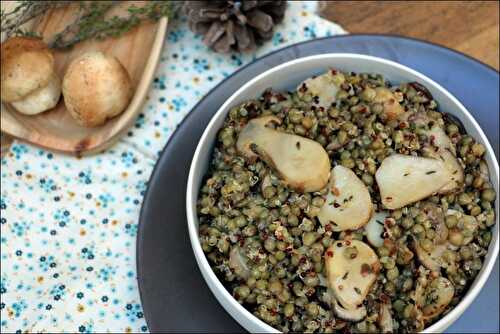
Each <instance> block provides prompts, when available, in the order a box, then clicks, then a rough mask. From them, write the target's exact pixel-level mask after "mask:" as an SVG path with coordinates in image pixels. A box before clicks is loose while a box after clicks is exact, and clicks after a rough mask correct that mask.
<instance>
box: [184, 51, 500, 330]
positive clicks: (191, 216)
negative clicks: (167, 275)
mask: <svg viewBox="0 0 500 334" xmlns="http://www.w3.org/2000/svg"><path fill="white" fill-rule="evenodd" d="M332 58H350V59H354V60H358V61H363V60H368V61H372V62H378V63H381V64H384V65H386V66H390V67H393V68H395V69H397V70H398V71H400V72H405V73H408V74H412V75H414V76H416V77H418V78H419V79H420V80H422V81H424V82H425V84H430V85H433V86H434V88H436V89H437V90H439V91H440V92H441V93H443V94H444V95H445V96H446V97H447V98H448V99H449V100H450V101H451V102H452V103H453V104H454V105H455V106H456V107H457V108H458V109H460V111H461V112H462V114H463V115H464V116H465V117H466V118H467V119H468V121H469V122H470V124H471V126H472V127H473V128H475V130H477V132H478V134H479V138H480V140H481V141H482V143H483V144H484V145H485V147H486V152H487V155H489V156H490V157H491V159H492V160H493V161H494V162H498V159H497V157H496V156H495V153H494V151H493V148H492V147H491V144H490V143H489V140H488V138H487V137H486V135H485V134H484V132H483V130H482V128H481V127H480V125H479V124H478V123H477V121H476V120H475V119H474V117H473V116H472V115H471V113H470V112H469V111H468V110H467V109H466V108H465V107H464V105H463V104H462V103H461V102H460V101H459V100H458V99H457V98H456V97H455V96H453V95H452V94H451V93H450V92H449V91H448V90H447V89H445V88H444V87H442V86H441V85H440V84H439V83H437V82H435V81H434V80H432V79H431V78H429V77H427V76H426V75H424V74H422V73H420V72H418V71H416V70H414V69H412V68H410V67H408V66H405V65H402V64H399V63H397V62H395V61H392V60H388V59H384V58H380V57H375V56H370V55H364V54H357V53H324V54H318V55H311V56H306V57H300V58H297V59H293V60H290V61H287V62H285V63H283V64H280V65H278V66H275V67H273V68H270V69H268V70H266V71H264V72H262V73H260V74H258V75H257V76H255V77H254V78H253V79H252V80H250V81H248V82H247V83H245V84H244V85H243V86H241V87H240V88H239V89H238V90H236V91H235V92H234V93H233V94H232V95H231V96H230V97H229V98H228V99H227V100H226V101H225V102H224V103H223V104H222V105H221V106H220V107H219V108H218V109H217V111H216V112H215V114H214V115H213V116H212V118H211V119H210V122H209V123H208V125H207V126H206V128H205V130H204V131H203V134H202V136H201V137H200V139H199V141H198V144H197V146H196V150H195V152H194V155H193V158H192V161H191V165H190V168H189V176H188V180H187V188H186V214H187V222H188V232H189V238H190V242H191V247H192V249H193V252H194V255H195V259H196V262H197V264H198V266H199V269H200V271H201V273H202V276H203V277H204V279H205V281H206V283H207V285H208V286H209V288H210V290H211V292H212V293H213V294H214V296H215V297H216V299H217V300H218V301H219V303H220V304H221V305H222V306H223V307H224V309H225V310H226V311H227V312H228V313H229V314H230V315H231V317H233V318H234V319H235V320H236V321H237V322H238V323H239V324H240V325H242V326H244V327H245V325H243V324H242V322H241V321H239V319H237V318H236V316H235V314H233V312H232V311H230V310H229V308H232V309H233V310H236V311H237V312H238V313H239V315H240V316H242V317H243V318H244V320H246V321H248V322H249V323H254V324H255V325H256V326H258V327H259V328H260V329H261V330H262V331H266V332H270V333H278V332H279V331H278V330H277V329H276V328H274V327H272V326H270V325H268V324H267V323H265V322H264V321H262V320H261V319H259V318H258V317H257V316H255V315H253V314H252V313H251V312H250V311H249V310H247V309H246V308H245V307H243V306H242V305H241V304H240V303H238V302H237V301H236V299H235V298H234V297H233V296H232V295H231V294H230V293H229V291H228V290H227V289H226V288H225V287H224V285H223V284H222V282H221V281H220V280H219V278H218V277H217V276H216V274H215V272H214V271H213V269H212V267H211V266H210V264H209V262H208V259H207V258H206V256H205V253H204V252H203V249H202V247H201V243H200V241H199V237H198V229H197V227H196V225H197V224H198V216H197V210H196V201H197V198H194V196H193V195H194V193H195V192H197V191H199V189H196V187H195V184H194V183H195V171H196V169H197V168H198V165H199V161H200V154H201V151H202V148H203V146H205V143H206V141H207V137H208V136H209V134H210V133H211V132H212V131H215V130H214V129H213V128H214V126H215V123H217V121H218V119H219V118H220V117H222V114H224V117H225V116H226V114H227V113H228V112H229V109H230V107H231V106H232V104H234V102H233V101H234V100H235V99H236V98H237V97H238V96H239V95H240V94H241V93H242V92H244V91H246V90H247V89H249V88H250V87H251V86H253V85H254V84H256V83H257V82H259V81H260V80H262V79H263V78H265V77H267V76H270V75H271V74H273V73H275V72H280V71H281V70H283V69H285V68H287V67H293V66H294V65H297V64H300V63H303V62H309V61H312V60H318V59H320V60H321V59H332ZM216 131H218V129H217V130H216ZM489 167H490V168H489V176H490V179H491V178H492V177H491V176H493V175H494V176H495V177H496V179H497V180H498V179H499V167H498V163H494V164H493V171H492V170H491V169H492V168H491V167H492V166H489ZM493 187H494V189H495V191H496V193H497V199H496V202H497V203H498V184H493ZM498 211H499V208H498V204H496V207H495V214H496V217H495V220H496V224H497V227H496V228H497V233H496V235H494V236H493V237H494V238H493V239H492V240H491V242H492V243H493V244H492V243H490V245H489V246H488V248H489V249H488V253H487V254H486V256H485V258H486V257H487V256H488V255H489V254H490V253H491V257H490V258H489V260H488V261H485V262H484V263H483V266H482V268H481V270H480V271H479V273H478V274H477V276H476V277H475V279H474V281H473V284H475V286H474V287H469V289H468V290H467V293H466V295H465V296H464V297H463V298H462V299H461V300H460V302H459V303H458V304H457V305H456V306H455V307H454V308H453V309H452V310H451V311H450V312H448V313H447V314H446V315H445V316H443V317H442V318H441V319H439V320H438V321H437V322H435V323H434V324H432V325H431V326H429V327H426V328H424V330H423V331H422V333H434V332H442V331H444V330H445V329H446V328H448V327H449V326H450V325H451V324H452V323H453V322H454V321H455V320H457V319H458V318H459V317H460V315H461V314H462V313H463V312H464V311H465V310H466V309H467V308H468V307H469V306H470V305H471V304H472V302H473V301H474V299H475V298H476V297H477V295H478V294H479V292H480V291H481V289H482V288H483V286H484V284H485V283H486V281H487V279H488V278H489V276H490V274H491V271H492V269H493V266H494V265H495V262H496V259H497V256H498V253H499V249H500V247H499V246H500V240H499V237H498V229H499V228H498V220H499V217H498ZM212 284H213V285H212ZM214 290H215V291H214ZM223 301H224V302H225V303H227V304H224V302H223Z"/></svg>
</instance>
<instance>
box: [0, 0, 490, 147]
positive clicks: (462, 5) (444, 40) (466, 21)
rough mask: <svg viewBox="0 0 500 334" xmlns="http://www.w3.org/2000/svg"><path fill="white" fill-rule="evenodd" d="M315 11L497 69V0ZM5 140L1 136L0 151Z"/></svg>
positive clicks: (325, 4) (338, 4)
mask: <svg viewBox="0 0 500 334" xmlns="http://www.w3.org/2000/svg"><path fill="white" fill-rule="evenodd" d="M319 11H320V14H321V15H322V16H323V17H325V18H327V19H329V20H332V21H335V22H337V23H338V24H340V25H341V26H342V27H344V29H345V30H347V31H348V32H350V33H387V34H398V35H403V36H409V37H414V38H419V39H423V40H426V41H430V42H433V43H437V44H440V45H444V46H446V47H449V48H452V49H455V50H458V51H461V52H463V53H465V54H467V55H469V56H472V57H474V58H476V59H479V60H480V61H482V62H484V63H486V64H488V65H490V66H492V67H494V68H495V69H497V70H498V69H499V22H498V21H499V19H498V16H499V2H498V1H321V2H320V6H319ZM9 143H10V139H6V138H4V136H2V140H1V151H2V154H3V153H4V152H5V151H6V149H7V148H8V146H9Z"/></svg>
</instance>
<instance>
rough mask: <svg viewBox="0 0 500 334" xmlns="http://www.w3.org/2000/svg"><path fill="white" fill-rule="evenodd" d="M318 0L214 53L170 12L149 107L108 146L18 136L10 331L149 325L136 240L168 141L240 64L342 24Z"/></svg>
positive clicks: (10, 235) (5, 208) (7, 165)
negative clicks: (242, 49) (326, 15)
mask: <svg viewBox="0 0 500 334" xmlns="http://www.w3.org/2000/svg"><path fill="white" fill-rule="evenodd" d="M314 10H315V4H314V3H313V2H295V1H290V2H289V8H288V10H287V12H286V18H285V20H284V22H283V23H282V24H280V25H278V26H276V30H275V34H274V37H273V39H272V40H271V41H269V42H267V43H266V44H265V45H264V46H262V47H260V48H259V49H258V51H257V52H256V53H255V54H250V55H238V54H233V55H221V54H217V53H214V52H212V51H210V50H208V49H207V48H206V47H205V46H204V45H203V44H202V42H201V37H200V36H195V35H194V34H193V33H191V32H190V31H189V29H188V28H187V24H186V22H185V21H183V20H179V21H177V22H173V23H172V24H171V26H170V27H169V32H168V38H167V41H166V44H165V47H164V50H163V53H162V56H161V61H160V65H159V67H158V69H157V72H156V75H155V81H154V83H153V86H152V88H151V91H150V93H149V96H148V101H147V103H146V105H145V107H144V110H143V112H142V113H141V115H140V116H139V118H138V119H137V121H136V123H135V125H134V126H133V127H132V128H130V130H129V131H128V134H126V135H125V136H124V137H123V138H122V139H121V140H120V141H119V142H118V143H117V144H116V145H114V146H113V147H112V148H111V149H109V150H107V151H106V152H104V153H102V154H100V155H97V156H91V157H86V158H81V159H77V158H74V157H70V156H66V155H61V154H57V153H52V152H49V151H45V150H43V149H39V148H36V147H33V146H31V145H28V144H24V143H21V142H17V141H16V142H14V143H13V145H12V147H11V149H10V152H9V153H7V154H6V156H5V157H4V158H3V159H2V161H1V203H0V205H1V211H0V212H1V225H0V226H1V251H0V253H1V291H0V292H1V305H0V308H1V309H0V312H1V331H2V332H16V331H18V330H19V331H22V332H25V331H30V332H63V331H64V332H141V331H142V332H146V331H148V328H147V326H146V322H145V320H144V315H143V313H142V308H141V305H140V300H139V293H138V289H137V281H136V272H135V267H136V266H135V242H136V232H137V222H138V216H139V210H140V207H141V202H142V198H143V194H144V191H145V190H146V184H147V181H148V179H149V176H150V173H151V171H152V168H153V166H154V163H155V161H156V159H157V158H158V154H159V152H160V150H161V148H162V147H163V146H164V145H165V143H166V142H167V141H168V138H169V137H170V136H171V134H172V133H173V131H174V130H175V128H176V126H177V125H178V124H179V122H180V121H181V120H182V119H183V117H184V116H185V115H186V114H187V113H188V112H189V111H190V110H191V108H192V107H193V106H194V105H195V104H196V103H197V101H198V100H199V99H200V98H201V97H202V96H203V95H204V94H206V93H207V92H208V91H209V90H210V89H211V88H212V87H214V86H215V85H216V84H217V83H218V82H220V81H221V80H223V79H224V78H225V77H227V76H228V75H230V74H231V73H232V72H234V71H235V70H236V69H238V68H239V67H241V66H243V65H244V64H246V63H248V62H250V61H252V60H253V59H255V58H258V57H260V56H261V55H264V54H267V53H269V52H270V51H272V50H276V49H279V48H281V47H283V46H285V45H290V44H294V43H297V42H300V41H303V40H308V39H313V38H316V37H323V36H329V35H336V34H344V33H345V31H344V30H343V29H342V28H341V27H339V26H338V25H336V24H334V23H331V22H328V21H325V20H323V19H321V18H319V17H318V16H317V15H316V14H315V13H314ZM165 200H168V199H165ZM172 270H175V269H172ZM172 312H175V310H172Z"/></svg>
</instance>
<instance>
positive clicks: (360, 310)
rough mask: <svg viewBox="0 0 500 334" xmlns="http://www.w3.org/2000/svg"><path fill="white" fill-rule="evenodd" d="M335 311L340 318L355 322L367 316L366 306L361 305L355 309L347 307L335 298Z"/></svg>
mask: <svg viewBox="0 0 500 334" xmlns="http://www.w3.org/2000/svg"><path fill="white" fill-rule="evenodd" d="M333 312H334V313H335V315H336V316H338V317H339V318H342V319H344V320H348V321H354V322H357V321H361V320H363V319H364V318H365V317H366V307H365V306H364V305H360V306H358V307H355V308H353V309H346V308H344V307H342V306H341V305H340V304H339V303H338V302H337V301H336V300H335V299H334V300H333Z"/></svg>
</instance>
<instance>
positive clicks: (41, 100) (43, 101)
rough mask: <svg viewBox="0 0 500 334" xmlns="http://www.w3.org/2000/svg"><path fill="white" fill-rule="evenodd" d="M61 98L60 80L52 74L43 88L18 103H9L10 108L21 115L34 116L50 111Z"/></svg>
mask: <svg viewBox="0 0 500 334" xmlns="http://www.w3.org/2000/svg"><path fill="white" fill-rule="evenodd" d="M60 96H61V80H60V79H59V77H58V76H57V74H55V73H53V74H52V79H50V80H49V82H48V83H47V85H46V86H45V87H42V88H39V89H37V90H35V91H34V92H33V93H30V94H28V95H27V96H26V97H25V98H23V99H21V100H19V101H13V102H11V104H12V106H13V107H14V108H15V109H16V110H17V111H19V112H20V113H22V114H25V115H36V114H39V113H41V112H44V111H46V110H49V109H52V108H54V107H55V106H56V105H57V102H59V97H60Z"/></svg>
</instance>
